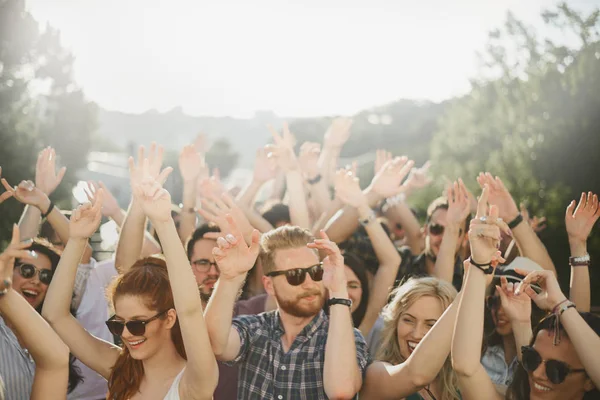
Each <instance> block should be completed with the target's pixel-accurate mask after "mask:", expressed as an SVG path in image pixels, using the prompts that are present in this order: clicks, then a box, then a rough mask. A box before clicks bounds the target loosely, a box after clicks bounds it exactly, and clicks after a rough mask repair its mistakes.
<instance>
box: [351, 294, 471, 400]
mask: <svg viewBox="0 0 600 400" xmlns="http://www.w3.org/2000/svg"><path fill="white" fill-rule="evenodd" d="M460 298H461V294H460V293H459V295H458V296H457V297H456V298H455V299H454V301H453V302H452V304H451V305H450V307H448V309H446V311H445V312H444V314H442V316H441V317H440V319H439V320H437V322H436V323H435V325H434V326H433V327H432V328H431V329H430V330H429V332H427V334H426V335H425V337H424V338H423V339H422V340H421V341H420V342H419V344H418V345H417V347H416V348H415V350H414V351H413V353H412V354H411V355H410V357H408V359H407V360H406V361H405V362H403V363H402V364H399V365H391V364H388V363H385V362H381V361H377V362H374V363H373V364H371V365H370V366H369V368H367V378H366V379H365V384H364V385H363V388H362V389H361V391H360V398H361V399H367V400H369V399H376V400H379V399H390V400H391V399H399V398H404V397H406V396H408V395H410V394H412V393H416V392H418V391H419V390H421V389H422V388H424V387H426V386H427V385H429V384H430V383H431V382H433V381H434V380H435V378H436V377H437V375H438V374H439V372H440V370H441V369H442V367H443V366H444V363H445V362H446V360H447V359H448V355H449V354H450V344H451V342H452V331H453V330H454V322H455V321H456V312H457V310H458V305H459V303H460Z"/></svg>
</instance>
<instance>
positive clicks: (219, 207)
mask: <svg viewBox="0 0 600 400" xmlns="http://www.w3.org/2000/svg"><path fill="white" fill-rule="evenodd" d="M198 213H199V214H200V215H202V217H204V219H205V220H207V221H210V222H213V223H215V224H217V225H218V226H219V228H220V229H221V232H209V233H214V234H215V235H219V236H223V235H225V234H228V233H232V230H231V229H232V228H231V226H230V225H229V222H227V216H228V215H229V216H231V217H232V218H233V220H234V221H235V223H236V226H237V227H238V228H239V230H240V232H242V235H243V236H244V238H245V239H246V241H247V243H250V242H249V240H250V238H251V236H252V232H253V231H254V228H253V227H252V225H251V224H250V222H249V221H248V218H246V215H245V214H244V212H243V211H242V210H241V209H240V207H238V205H237V204H236V203H235V201H234V200H233V199H232V198H231V196H229V195H228V194H227V193H224V194H223V195H222V196H221V197H220V198H219V197H216V196H210V197H209V198H206V199H202V208H200V209H198ZM205 237H211V235H209V236H205Z"/></svg>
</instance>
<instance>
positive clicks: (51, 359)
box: [0, 225, 69, 400]
mask: <svg viewBox="0 0 600 400" xmlns="http://www.w3.org/2000/svg"><path fill="white" fill-rule="evenodd" d="M29 244H30V243H27V242H20V241H19V228H18V227H17V226H16V225H15V226H14V227H13V236H12V241H11V243H10V244H9V246H8V248H7V249H6V250H5V251H4V253H2V254H0V314H1V315H2V317H3V318H4V319H5V320H6V321H7V322H8V323H9V324H10V325H11V326H12V328H13V329H14V330H15V332H16V334H17V336H18V337H19V341H20V343H21V344H22V345H23V346H24V347H25V348H26V349H27V351H28V352H29V354H31V357H33V360H34V361H35V367H36V368H35V377H34V379H33V388H32V392H31V399H33V400H37V399H47V398H52V399H60V398H63V399H64V398H65V397H66V395H67V386H68V377H69V349H68V348H67V346H66V345H65V344H64V343H63V342H62V341H61V340H60V338H59V337H58V335H57V334H56V333H55V332H54V331H53V330H52V328H50V326H49V325H48V324H47V323H46V321H44V319H43V318H42V317H41V316H40V315H39V314H38V313H37V311H35V310H34V309H33V308H32V307H31V306H30V305H29V304H28V303H27V301H26V300H25V299H24V298H23V297H22V296H21V295H19V294H18V293H17V292H15V291H14V290H12V289H10V286H11V277H12V271H13V268H14V263H15V258H19V259H22V260H31V259H32V258H33V255H32V254H31V252H29V251H26V250H24V249H25V248H26V247H27V246H28V245H29Z"/></svg>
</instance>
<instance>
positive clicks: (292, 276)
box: [267, 263, 323, 286]
mask: <svg viewBox="0 0 600 400" xmlns="http://www.w3.org/2000/svg"><path fill="white" fill-rule="evenodd" d="M306 274H309V275H310V279H312V280H313V281H315V282H318V281H320V280H322V279H323V263H318V264H315V265H312V266H310V267H307V268H294V269H288V270H287V271H272V272H269V273H268V274H267V276H279V275H285V278H286V279H287V281H288V283H289V284H290V285H292V286H298V285H301V284H302V282H304V280H305V279H306Z"/></svg>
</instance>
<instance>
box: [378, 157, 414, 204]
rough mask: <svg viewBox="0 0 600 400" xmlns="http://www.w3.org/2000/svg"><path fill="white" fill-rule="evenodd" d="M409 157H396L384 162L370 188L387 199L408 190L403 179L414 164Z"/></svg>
mask: <svg viewBox="0 0 600 400" xmlns="http://www.w3.org/2000/svg"><path fill="white" fill-rule="evenodd" d="M414 164H415V163H414V161H412V160H409V159H408V158H407V157H396V158H394V159H393V160H390V161H388V162H386V163H385V164H384V166H383V167H382V168H381V171H379V172H378V173H377V174H376V175H375V177H374V178H373V180H372V181H371V185H370V186H369V190H371V191H373V192H375V193H376V194H377V195H379V196H380V197H382V198H384V199H386V198H389V197H393V196H396V195H398V194H400V193H403V192H405V191H406V186H404V185H401V183H402V181H403V180H404V178H406V176H407V175H408V173H409V172H410V170H411V169H412V167H413V165H414Z"/></svg>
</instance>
